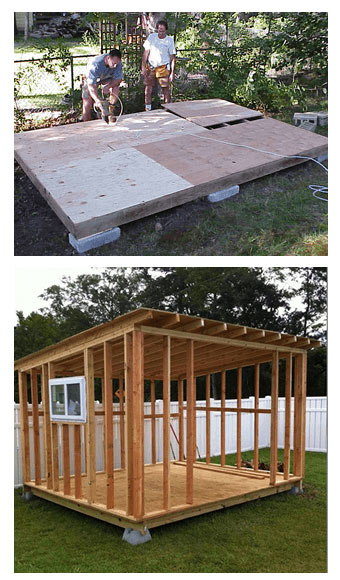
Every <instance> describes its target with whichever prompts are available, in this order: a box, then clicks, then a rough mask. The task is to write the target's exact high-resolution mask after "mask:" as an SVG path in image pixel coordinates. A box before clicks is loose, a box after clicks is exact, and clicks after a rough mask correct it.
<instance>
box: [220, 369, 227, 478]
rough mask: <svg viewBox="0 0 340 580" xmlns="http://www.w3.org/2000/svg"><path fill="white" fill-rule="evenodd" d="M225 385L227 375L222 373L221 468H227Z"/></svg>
mask: <svg viewBox="0 0 340 580" xmlns="http://www.w3.org/2000/svg"><path fill="white" fill-rule="evenodd" d="M225 384H226V373H225V371H222V373H221V466H222V467H224V466H225Z"/></svg>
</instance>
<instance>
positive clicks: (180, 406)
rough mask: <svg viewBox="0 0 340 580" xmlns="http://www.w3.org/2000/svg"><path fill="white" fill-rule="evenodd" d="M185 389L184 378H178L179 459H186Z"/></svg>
mask: <svg viewBox="0 0 340 580" xmlns="http://www.w3.org/2000/svg"><path fill="white" fill-rule="evenodd" d="M183 391H184V380H183V379H179V380H178V412H179V417H178V439H179V445H178V447H179V459H180V461H183V460H184V417H183Z"/></svg>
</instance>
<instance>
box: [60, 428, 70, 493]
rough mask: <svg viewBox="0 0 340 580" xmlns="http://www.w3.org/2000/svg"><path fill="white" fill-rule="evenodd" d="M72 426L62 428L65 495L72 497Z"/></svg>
mask: <svg viewBox="0 0 340 580" xmlns="http://www.w3.org/2000/svg"><path fill="white" fill-rule="evenodd" d="M69 429H70V425H68V424H67V423H64V424H63V426H62V435H63V481H64V495H70V493H71V482H70V433H69Z"/></svg>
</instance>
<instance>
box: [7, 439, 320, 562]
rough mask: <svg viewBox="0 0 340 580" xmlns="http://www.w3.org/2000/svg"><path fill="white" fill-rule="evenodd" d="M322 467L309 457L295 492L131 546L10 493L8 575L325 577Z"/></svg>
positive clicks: (97, 525)
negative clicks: (11, 558)
mask: <svg viewBox="0 0 340 580" xmlns="http://www.w3.org/2000/svg"><path fill="white" fill-rule="evenodd" d="M249 456H250V455H249V454H247V453H244V454H243V457H244V458H246V457H249ZM260 459H261V461H268V459H269V451H268V450H261V452H260ZM279 460H282V453H280V452H279ZM227 461H228V462H232V463H234V462H235V456H234V455H233V456H227ZM326 469H327V456H326V454H324V453H311V452H309V453H307V454H306V480H305V484H304V493H303V494H301V495H297V496H295V495H288V494H286V493H282V494H278V495H277V496H272V497H268V498H264V499H260V500H256V501H253V502H249V503H247V504H243V505H239V506H234V507H232V508H228V509H224V510H220V511H216V512H212V513H210V514H206V515H202V516H199V517H195V518H192V519H188V520H183V521H181V522H177V523H173V524H170V525H166V526H163V527H160V528H155V529H153V530H151V535H152V541H151V542H148V543H147V544H143V545H141V546H137V547H134V546H130V545H129V544H127V543H126V542H123V541H122V534H123V530H122V529H121V528H117V527H115V526H111V525H110V524H106V523H105V522H101V521H99V520H95V519H92V518H90V517H87V516H85V515H82V514H78V513H76V512H73V511H72V510H68V509H66V508H62V507H60V506H57V505H55V504H53V503H50V502H47V501H44V500H42V499H38V498H37V499H34V500H33V501H31V502H28V503H26V502H25V501H24V500H23V499H22V498H21V492H20V491H19V490H16V491H15V572H26V573H27V572H33V573H35V572H44V573H51V572H57V573H65V572H78V573H91V572H92V573H99V572H114V573H117V572H129V573H133V572H144V573H152V572H158V573H171V572H175V573H178V572H184V573H188V572H201V573H202V572H205V573H228V572H243V573H244V572H248V573H249V572H250V573H279V572H296V573H304V572H308V573H311V572H313V573H320V572H327V509H326V485H327V483H326V482H327V477H326Z"/></svg>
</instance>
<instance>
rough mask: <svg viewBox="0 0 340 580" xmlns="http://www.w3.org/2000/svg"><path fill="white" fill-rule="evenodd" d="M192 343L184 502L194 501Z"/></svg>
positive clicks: (191, 347) (190, 350)
mask: <svg viewBox="0 0 340 580" xmlns="http://www.w3.org/2000/svg"><path fill="white" fill-rule="evenodd" d="M194 382H195V378H194V342H193V340H188V342H187V464H186V502H187V503H188V504H192V503H193V501H194V499H193V498H194V446H193V429H194V422H193V417H194Z"/></svg>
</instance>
